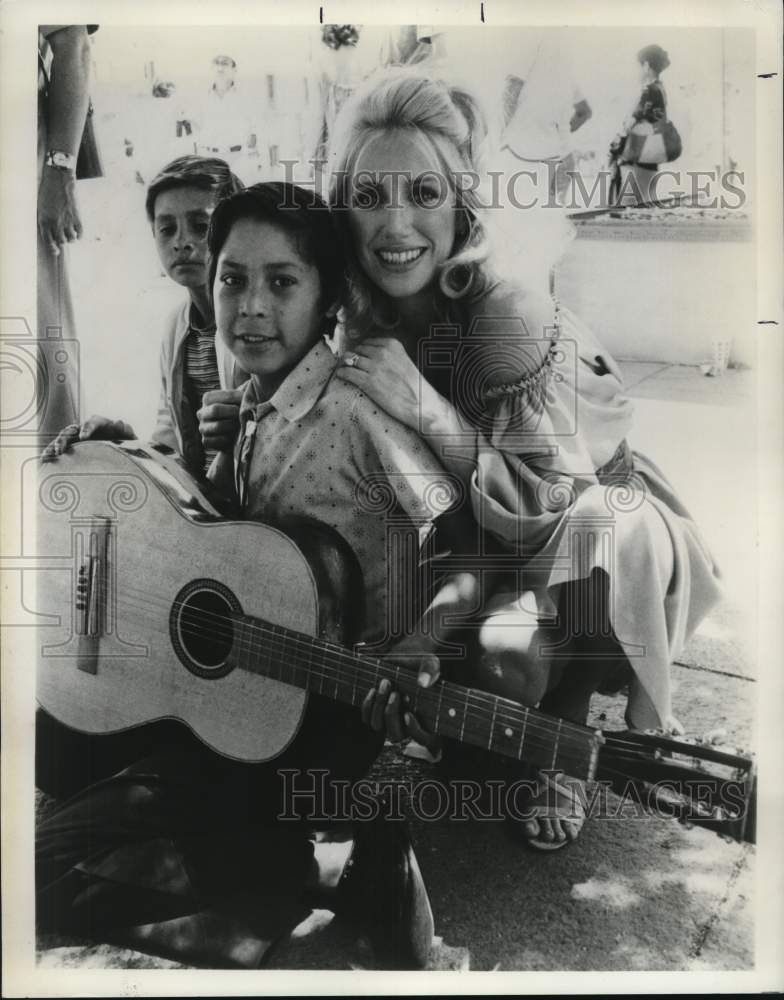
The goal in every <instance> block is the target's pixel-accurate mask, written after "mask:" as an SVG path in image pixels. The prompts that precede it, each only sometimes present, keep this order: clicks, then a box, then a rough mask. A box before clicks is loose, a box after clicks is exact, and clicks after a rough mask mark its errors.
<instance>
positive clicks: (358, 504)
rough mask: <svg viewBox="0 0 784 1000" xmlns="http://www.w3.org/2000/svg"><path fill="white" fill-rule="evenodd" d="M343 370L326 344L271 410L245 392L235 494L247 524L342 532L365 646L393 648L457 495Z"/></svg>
mask: <svg viewBox="0 0 784 1000" xmlns="http://www.w3.org/2000/svg"><path fill="white" fill-rule="evenodd" d="M337 364H338V362H337V360H336V358H335V357H334V355H333V354H332V352H331V351H330V349H329V348H328V346H327V345H326V343H324V342H323V341H321V342H319V343H318V344H317V345H316V346H315V347H314V348H312V350H311V351H310V352H309V353H308V354H307V355H306V356H305V358H304V359H303V360H302V361H301V362H300V363H299V364H298V365H297V367H296V368H295V369H294V370H293V371H292V372H291V373H290V374H289V375H288V376H287V378H286V379H285V380H284V382H283V383H282V384H281V386H280V387H279V388H278V390H277V391H276V392H275V393H274V395H273V396H272V397H271V398H270V399H269V400H268V401H264V402H260V401H259V399H258V396H257V393H256V389H255V386H254V384H253V380H251V381H250V382H249V383H248V385H247V388H246V390H245V395H244V397H243V401H242V405H241V408H240V421H241V433H240V438H239V440H238V445H237V450H236V453H235V472H236V477H237V489H238V494H239V496H240V500H241V503H242V506H243V513H244V516H245V517H249V518H254V519H257V520H261V521H268V522H274V521H277V520H280V519H284V518H286V517H296V516H299V517H301V516H305V517H309V518H313V519H315V520H317V521H320V522H322V523H323V524H326V525H328V526H329V527H331V528H333V529H334V530H335V531H337V532H338V533H339V534H340V535H341V536H342V537H343V538H344V539H345V541H346V542H348V544H349V546H350V547H351V548H352V549H353V551H354V553H355V554H356V556H357V559H358V561H359V564H360V567H361V569H362V573H363V578H364V579H363V582H364V591H363V595H362V596H363V597H364V612H365V627H364V629H363V634H362V638H363V639H365V640H366V641H368V640H370V639H373V640H388V641H390V642H391V641H394V639H395V638H401V637H402V634H403V632H404V631H405V628H406V626H407V625H410V624H411V618H412V617H414V616H416V615H417V614H418V612H419V611H420V609H421V603H422V598H423V595H422V593H421V592H420V589H418V588H421V585H422V580H421V579H419V575H418V573H417V566H418V557H419V552H420V548H421V544H422V541H423V540H424V538H425V537H426V536H427V534H428V533H429V529H430V527H431V525H432V522H433V520H434V518H435V517H436V516H437V515H438V514H440V513H443V512H444V510H446V509H447V508H448V507H450V506H451V504H452V502H454V501H455V500H456V499H457V497H458V495H459V491H460V486H459V483H458V482H457V480H456V479H455V478H454V477H453V476H451V475H449V474H448V473H447V472H445V471H444V469H443V467H442V465H441V464H440V462H439V461H438V459H437V458H436V456H435V455H434V453H433V452H432V450H431V449H430V447H429V446H428V445H427V444H426V443H425V442H424V441H423V440H422V438H421V437H419V436H418V435H417V434H416V433H415V432H414V431H412V430H410V429H409V428H407V427H404V426H403V425H402V424H400V423H399V422H397V421H396V420H394V419H393V418H392V417H390V416H389V415H388V414H387V413H386V412H385V411H384V410H382V409H381V408H380V407H379V406H377V405H376V404H375V403H373V402H372V401H371V400H370V399H369V398H368V397H367V396H366V395H365V394H364V393H363V392H361V391H360V390H358V389H357V388H356V386H353V385H351V384H349V383H348V382H345V381H343V380H342V379H340V378H336V377H335V372H336V368H337ZM358 596H359V595H358Z"/></svg>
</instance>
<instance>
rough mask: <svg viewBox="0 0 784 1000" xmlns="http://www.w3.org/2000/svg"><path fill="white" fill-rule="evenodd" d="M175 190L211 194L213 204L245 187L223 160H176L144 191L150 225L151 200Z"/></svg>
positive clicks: (153, 217)
mask: <svg viewBox="0 0 784 1000" xmlns="http://www.w3.org/2000/svg"><path fill="white" fill-rule="evenodd" d="M179 187H195V188H201V190H202V191H214V192H215V199H216V201H217V200H219V199H221V198H227V197H228V196H229V195H231V194H235V193H236V192H237V191H243V190H244V189H245V185H244V184H243V183H242V181H241V180H240V179H239V177H237V176H236V174H233V173H232V172H231V170H230V169H229V165H228V163H226V161H225V160H220V159H218V157H217V156H179V157H177V159H176V160H172V161H171V163H167V164H166V166H165V167H164V168H163V170H161V172H160V173H159V174H158V175H157V176H156V177H154V178H153V179H152V181H151V182H150V186H149V187H148V188H147V198H146V200H145V208H146V209H147V218H148V219H149V220H150V222H151V223H152V222H154V220H155V199H156V198H157V197H158V195H159V194H163V192H164V191H170V190H171V189H172V188H179Z"/></svg>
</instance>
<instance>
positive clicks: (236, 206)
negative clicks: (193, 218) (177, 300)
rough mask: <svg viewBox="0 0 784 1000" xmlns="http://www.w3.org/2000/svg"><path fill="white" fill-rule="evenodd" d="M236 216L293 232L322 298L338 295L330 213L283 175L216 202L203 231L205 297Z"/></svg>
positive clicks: (341, 266)
mask: <svg viewBox="0 0 784 1000" xmlns="http://www.w3.org/2000/svg"><path fill="white" fill-rule="evenodd" d="M240 219H256V220H258V221H259V222H269V223H271V224H272V225H274V226H279V227H280V228H281V229H283V230H284V231H285V232H287V233H289V234H290V235H291V236H293V237H294V239H295V240H296V241H297V248H298V250H299V252H300V253H301V254H302V256H303V257H304V258H305V260H307V261H308V262H310V263H312V264H313V265H314V266H315V267H316V269H317V270H318V273H319V278H320V279H321V290H322V301H323V303H324V304H325V305H329V304H332V303H333V302H338V303H341V302H342V301H343V298H344V295H343V287H344V281H345V271H346V266H345V259H344V257H343V250H342V247H341V242H340V238H339V237H338V233H337V229H336V228H335V222H334V219H333V216H332V213H331V212H330V211H329V208H328V206H327V203H326V202H325V201H324V200H323V199H322V198H320V197H319V195H318V194H316V192H315V191H312V190H310V191H309V190H307V189H306V188H302V187H298V186H297V185H296V184H290V183H287V182H284V181H267V182H266V183H263V184H253V185H252V186H251V187H249V188H246V189H245V190H244V191H241V192H240V193H239V194H235V195H232V196H231V197H230V198H226V199H225V200H224V201H222V202H221V203H220V204H219V205H216V207H215V211H214V212H213V213H212V218H211V219H210V231H209V233H208V234H207V248H208V250H209V252H210V261H209V277H208V280H207V290H208V292H209V295H210V298H212V288H213V285H214V284H215V272H216V271H217V267H218V255H219V254H220V252H221V248H222V247H223V244H224V243H225V242H226V239H227V237H228V235H229V231H230V230H231V227H232V226H233V225H234V223H235V222H238V221H239V220H240ZM333 326H334V324H333ZM330 332H331V331H330Z"/></svg>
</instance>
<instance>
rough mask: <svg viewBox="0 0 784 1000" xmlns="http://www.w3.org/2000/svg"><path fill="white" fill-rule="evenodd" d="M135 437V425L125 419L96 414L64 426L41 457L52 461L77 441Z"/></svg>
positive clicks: (117, 439)
mask: <svg viewBox="0 0 784 1000" xmlns="http://www.w3.org/2000/svg"><path fill="white" fill-rule="evenodd" d="M135 437H136V433H135V431H134V429H133V427H131V425H130V424H126V422H125V421H124V420H109V418H108V417H100V416H98V415H97V414H94V415H93V416H92V417H90V418H89V419H88V420H85V421H84V423H81V424H68V426H67V427H63V429H62V430H61V431H60V433H59V434H58V435H57V437H56V438H55V439H54V441H51V442H50V443H49V444H48V445H47V446H46V448H45V449H44V451H43V454H42V455H41V458H42V459H43V460H44V461H51V460H52V459H55V458H57V456H58V455H62V453H63V452H64V451H68V449H69V448H70V447H71V445H73V444H76V442H77V441H91V440H92V441H133V439H134V438H135Z"/></svg>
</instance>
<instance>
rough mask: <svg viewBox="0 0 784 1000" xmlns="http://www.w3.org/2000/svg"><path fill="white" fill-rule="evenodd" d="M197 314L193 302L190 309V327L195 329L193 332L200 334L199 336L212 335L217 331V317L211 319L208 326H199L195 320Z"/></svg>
mask: <svg viewBox="0 0 784 1000" xmlns="http://www.w3.org/2000/svg"><path fill="white" fill-rule="evenodd" d="M195 315H196V310H195V308H194V307H193V304H191V305H190V307H189V309H188V328H189V329H190V330H192V331H193V333H197V334H199V336H202V337H204V336H212V335H213V334H214V333H215V319H214V318H213V319H211V320H210V322H209V323H208V324H207V325H206V326H198V325H197V324H196V322H195V320H194V316H195Z"/></svg>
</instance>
